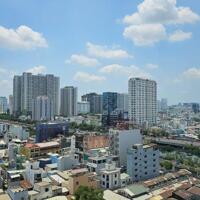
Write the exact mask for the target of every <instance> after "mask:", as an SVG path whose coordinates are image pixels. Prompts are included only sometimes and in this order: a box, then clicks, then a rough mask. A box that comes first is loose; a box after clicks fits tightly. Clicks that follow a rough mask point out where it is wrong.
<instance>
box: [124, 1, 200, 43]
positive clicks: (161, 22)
mask: <svg viewBox="0 0 200 200" xmlns="http://www.w3.org/2000/svg"><path fill="white" fill-rule="evenodd" d="M199 20H200V16H199V15H198V14H196V13H195V12H193V11H192V10H191V9H190V8H189V7H178V6H177V1H176V0H144V1H143V2H142V3H141V4H139V5H138V6H137V12H135V13H133V14H131V15H126V16H125V17H124V19H123V22H124V23H125V24H128V26H127V27H126V28H125V30H124V32H123V35H124V37H126V38H128V39H130V40H132V41H133V42H134V44H135V45H138V46H145V45H147V46H148V45H152V44H154V43H156V42H159V41H160V40H163V39H167V38H168V37H167V34H166V28H167V27H168V26H167V25H175V24H192V23H195V22H197V21H199ZM174 34H175V35H174ZM174 34H172V35H169V40H170V41H183V40H185V39H190V38H191V36H192V34H191V33H184V32H183V31H182V32H177V33H174ZM173 35H174V36H173ZM174 38H175V39H174Z"/></svg>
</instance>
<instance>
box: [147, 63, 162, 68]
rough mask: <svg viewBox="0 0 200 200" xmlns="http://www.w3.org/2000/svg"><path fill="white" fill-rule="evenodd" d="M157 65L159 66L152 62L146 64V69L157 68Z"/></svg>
mask: <svg viewBox="0 0 200 200" xmlns="http://www.w3.org/2000/svg"><path fill="white" fill-rule="evenodd" d="M158 67H159V66H158V65H156V64H152V63H149V64H146V68H148V69H157V68H158Z"/></svg>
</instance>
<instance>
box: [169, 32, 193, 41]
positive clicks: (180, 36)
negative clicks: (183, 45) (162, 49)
mask: <svg viewBox="0 0 200 200" xmlns="http://www.w3.org/2000/svg"><path fill="white" fill-rule="evenodd" d="M191 37H192V33H191V32H184V31H182V30H176V31H175V32H174V33H172V34H171V35H170V36H169V41H171V42H177V41H183V40H188V39H190V38H191Z"/></svg>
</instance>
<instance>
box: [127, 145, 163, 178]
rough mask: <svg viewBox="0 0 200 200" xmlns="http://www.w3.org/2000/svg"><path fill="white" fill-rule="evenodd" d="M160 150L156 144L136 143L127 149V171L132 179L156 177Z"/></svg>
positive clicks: (158, 168)
mask: <svg viewBox="0 0 200 200" xmlns="http://www.w3.org/2000/svg"><path fill="white" fill-rule="evenodd" d="M159 157H160V152H159V150H158V149H157V147H156V146H153V147H151V146H148V145H142V144H138V145H135V146H133V147H132V148H129V149H128V150H127V173H128V174H129V175H130V176H131V178H132V181H141V180H146V179H150V178H153V177H156V176H158V175H159V170H160V160H159Z"/></svg>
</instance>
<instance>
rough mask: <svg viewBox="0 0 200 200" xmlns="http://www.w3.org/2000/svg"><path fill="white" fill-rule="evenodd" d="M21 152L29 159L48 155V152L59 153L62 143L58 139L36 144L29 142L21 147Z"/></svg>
mask: <svg viewBox="0 0 200 200" xmlns="http://www.w3.org/2000/svg"><path fill="white" fill-rule="evenodd" d="M20 152H21V154H23V155H25V156H26V158H28V159H29V158H34V159H38V158H43V157H46V156H47V155H48V153H59V152H60V144H59V143H58V142H56V141H52V142H42V143H35V144H32V143H27V144H25V145H24V146H23V147H21V149H20Z"/></svg>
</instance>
